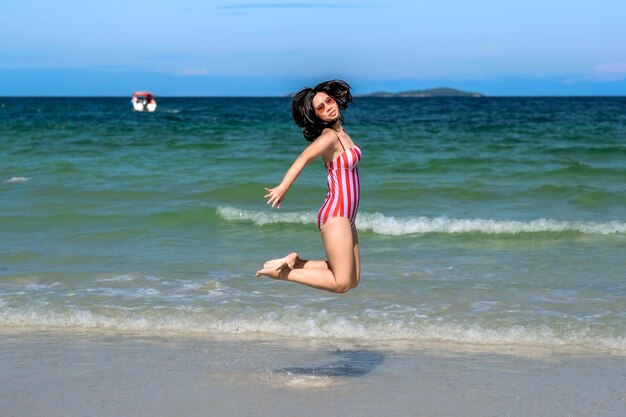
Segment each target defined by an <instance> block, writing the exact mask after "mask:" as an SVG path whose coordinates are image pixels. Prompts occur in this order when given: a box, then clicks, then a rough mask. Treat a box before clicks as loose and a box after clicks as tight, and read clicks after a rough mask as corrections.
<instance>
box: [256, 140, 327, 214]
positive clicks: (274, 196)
mask: <svg viewBox="0 0 626 417" xmlns="http://www.w3.org/2000/svg"><path fill="white" fill-rule="evenodd" d="M336 138H337V136H336V135H335V134H334V133H332V131H330V130H329V131H326V132H324V133H322V135H321V136H320V137H319V138H317V139H315V140H314V141H313V143H311V144H310V145H309V146H307V148H306V149H305V150H304V151H302V153H301V154H300V156H298V158H297V159H296V160H295V162H294V163H293V164H292V165H291V167H290V168H289V170H287V173H286V174H285V176H284V178H283V180H282V181H281V182H280V184H278V185H277V186H276V187H274V188H266V189H265V190H266V191H267V192H268V193H267V194H266V195H265V198H267V204H271V205H272V207H280V203H281V202H282V201H283V199H284V198H285V194H286V193H287V191H288V190H289V188H290V187H291V185H292V184H293V183H294V182H295V180H296V178H298V175H300V173H301V172H302V170H303V169H304V167H306V166H307V165H308V164H309V163H310V162H311V161H312V160H314V159H315V158H317V157H318V156H320V155H321V154H322V153H324V152H325V151H326V150H328V149H329V148H334V141H335V140H336Z"/></svg>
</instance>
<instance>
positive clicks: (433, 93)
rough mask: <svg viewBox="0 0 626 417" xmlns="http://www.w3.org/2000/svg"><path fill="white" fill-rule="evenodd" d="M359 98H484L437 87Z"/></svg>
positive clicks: (476, 94) (373, 94) (370, 94)
mask: <svg viewBox="0 0 626 417" xmlns="http://www.w3.org/2000/svg"><path fill="white" fill-rule="evenodd" d="M359 97H484V94H481V93H472V92H468V91H461V90H457V89H454V88H448V87H439V88H431V89H427V90H411V91H403V92H400V93H389V92H387V91H377V92H374V93H369V94H360V95H359Z"/></svg>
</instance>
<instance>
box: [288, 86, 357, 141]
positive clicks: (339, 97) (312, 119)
mask: <svg viewBox="0 0 626 417" xmlns="http://www.w3.org/2000/svg"><path fill="white" fill-rule="evenodd" d="M317 93H326V94H328V95H329V96H331V97H332V98H334V99H335V101H336V102H337V106H338V107H339V108H340V109H342V110H344V109H347V108H348V105H349V104H350V103H352V94H350V86H349V85H348V83H347V82H345V81H342V80H330V81H324V82H323V83H319V84H318V85H316V86H315V87H314V88H310V87H307V88H303V89H302V90H300V91H299V92H298V93H296V95H295V96H293V100H291V117H293V121H294V122H296V124H297V125H298V126H299V127H301V128H302V130H303V131H302V133H303V134H304V138H305V139H306V140H308V141H309V142H313V141H314V140H315V139H317V138H318V137H319V136H320V135H321V134H322V130H324V129H325V128H327V127H331V126H332V125H333V124H334V123H335V121H336V120H333V121H331V122H324V121H323V120H321V119H320V118H319V117H317V114H315V108H314V107H313V97H315V94H317ZM339 120H341V121H342V122H343V117H342V116H341V115H340V116H339Z"/></svg>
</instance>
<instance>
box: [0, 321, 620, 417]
mask: <svg viewBox="0 0 626 417" xmlns="http://www.w3.org/2000/svg"><path fill="white" fill-rule="evenodd" d="M283 342H284V341H282V340H273V341H272V340H241V339H239V340H211V339H197V338H176V337H175V338H167V337H148V336H144V337H131V336H129V335H126V336H121V335H119V334H118V335H113V334H106V333H104V332H76V333H75V334H73V335H69V334H67V333H65V334H59V333H51V332H41V333H32V332H30V333H19V334H18V333H15V332H14V333H13V334H8V333H7V332H3V335H2V338H0V358H1V359H0V375H2V377H0V379H2V380H3V381H2V384H1V385H0V386H1V387H2V388H0V409H2V410H3V412H4V413H5V415H7V416H20V417H28V416H40V415H44V414H45V415H46V416H48V417H55V416H72V415H92V416H99V415H133V416H154V415H159V416H178V415H186V416H206V415H220V416H240V415H270V414H271V415H273V416H293V415H299V416H318V415H319V416H335V415H337V416H339V415H360V416H380V415H393V416H449V417H454V416H459V417H460V416H463V417H466V416H486V415H494V416H496V415H498V416H501V415H502V416H503V415H507V416H528V415H542V416H563V415H572V416H591V415H602V416H615V417H617V416H618V415H622V414H621V413H622V411H623V409H624V407H625V406H626V392H624V387H623V380H624V375H626V364H625V363H624V361H623V358H619V357H612V356H610V355H594V356H578V355H570V354H553V355H550V356H540V357H522V356H511V355H508V354H501V353H500V354H496V353H485V352H481V353H478V352H475V353H468V352H452V351H443V350H442V351H437V352H434V351H425V350H396V349H384V348H382V347H379V348H377V347H374V346H370V345H365V344H352V345H350V344H346V343H334V342H330V341H326V343H319V342H316V341H309V342H308V343H300V344H289V343H283Z"/></svg>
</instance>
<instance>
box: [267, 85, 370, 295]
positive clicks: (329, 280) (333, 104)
mask: <svg viewBox="0 0 626 417" xmlns="http://www.w3.org/2000/svg"><path fill="white" fill-rule="evenodd" d="M350 103H352V95H351V94H350V86H349V85H348V84H347V83H346V82H344V81H341V80H333V81H326V82H323V83H320V84H318V85H317V86H316V87H315V88H305V89H303V90H301V91H300V92H298V93H297V94H296V95H295V96H294V98H293V101H292V102H291V115H292V117H293V120H294V121H295V122H296V124H297V125H298V126H299V127H300V128H302V129H303V134H304V137H305V139H306V140H308V141H309V142H312V143H311V144H310V145H309V146H308V147H307V148H306V149H305V150H304V151H303V152H302V153H301V154H300V156H299V157H298V158H297V159H296V161H295V162H294V163H293V164H292V165H291V168H289V170H288V171H287V173H286V174H285V177H284V178H283V180H282V182H281V183H280V184H279V185H277V186H276V187H274V188H266V189H265V190H266V191H267V194H266V195H265V198H267V204H271V205H272V207H280V203H281V202H282V201H283V199H284V198H285V194H286V193H287V191H288V190H289V188H290V187H291V185H292V184H293V183H294V181H295V180H296V178H297V177H298V175H300V172H302V170H303V169H304V167H305V166H307V165H308V164H309V163H310V162H311V161H313V160H314V159H316V158H317V157H321V158H322V160H323V161H324V166H325V167H326V170H327V172H328V180H327V183H326V184H327V187H328V193H327V194H326V199H325V201H324V204H322V207H321V208H320V210H319V212H318V213H317V226H318V228H319V230H320V232H321V233H322V239H323V241H324V247H325V249H326V256H327V259H328V260H325V261H314V260H305V259H301V258H300V257H299V256H298V254H297V253H295V252H293V253H290V254H289V255H287V256H285V257H284V258H280V259H273V260H271V261H267V262H266V263H265V264H264V265H263V268H262V269H261V270H259V271H257V273H256V276H261V275H265V276H268V277H271V278H274V279H280V280H284V281H293V282H298V283H300V284H304V285H308V286H310V287H313V288H318V289H321V290H326V291H331V292H335V293H345V292H347V291H349V290H350V289H352V288H355V287H356V286H357V285H359V281H360V279H361V255H360V252H359V239H358V237H357V233H356V228H355V226H354V221H355V220H356V214H357V209H358V208H359V195H360V191H361V189H360V182H359V169H358V166H357V165H358V163H359V160H360V159H361V149H360V148H359V147H358V146H357V145H356V144H355V143H354V142H353V141H352V139H351V138H350V136H349V135H348V133H346V131H345V130H344V128H343V118H342V116H341V113H340V110H344V109H346V108H347V107H348V105H349V104H350Z"/></svg>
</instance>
